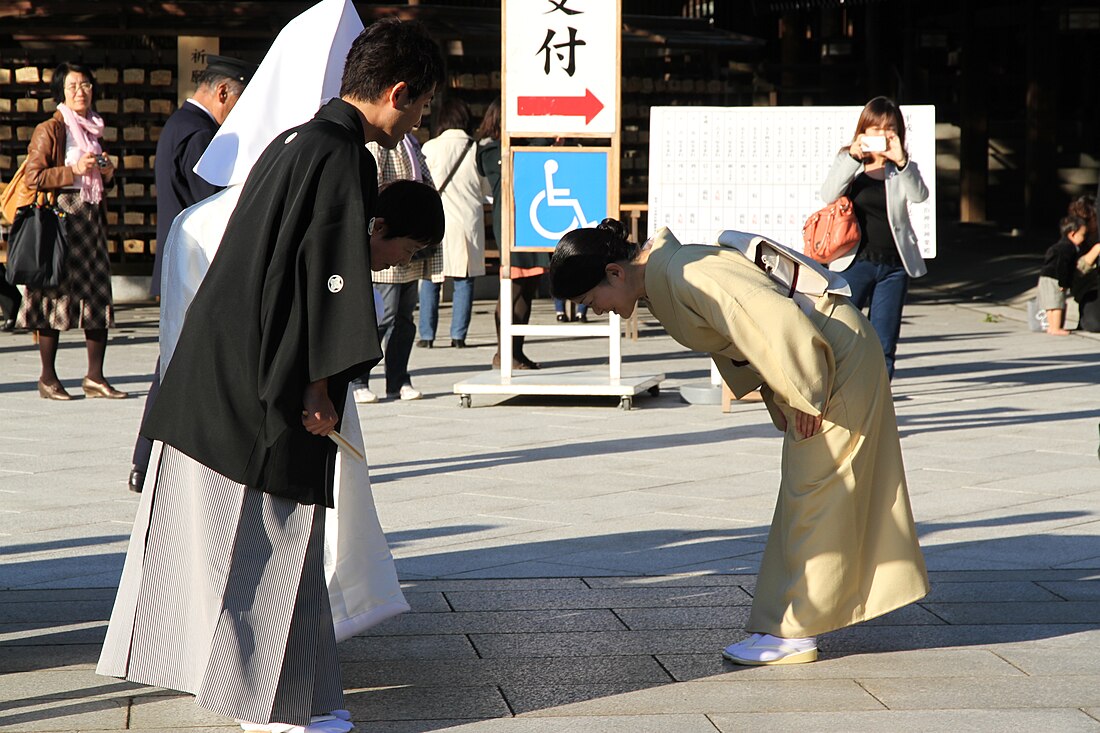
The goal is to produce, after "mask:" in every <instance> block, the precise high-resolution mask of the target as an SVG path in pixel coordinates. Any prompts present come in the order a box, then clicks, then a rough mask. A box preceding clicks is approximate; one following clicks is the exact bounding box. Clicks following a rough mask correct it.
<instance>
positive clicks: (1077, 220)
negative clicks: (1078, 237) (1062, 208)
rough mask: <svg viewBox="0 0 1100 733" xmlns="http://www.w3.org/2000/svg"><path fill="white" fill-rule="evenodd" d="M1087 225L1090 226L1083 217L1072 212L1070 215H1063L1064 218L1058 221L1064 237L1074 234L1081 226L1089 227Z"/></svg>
mask: <svg viewBox="0 0 1100 733" xmlns="http://www.w3.org/2000/svg"><path fill="white" fill-rule="evenodd" d="M1087 226H1088V222H1087V221H1085V220H1084V219H1082V218H1081V217H1079V216H1074V215H1073V214H1070V215H1068V216H1063V217H1062V220H1061V221H1060V222H1058V232H1059V233H1060V234H1061V235H1062V236H1063V237H1068V236H1069V235H1071V234H1073V233H1074V232H1075V231H1077V230H1078V229H1080V228H1081V227H1087Z"/></svg>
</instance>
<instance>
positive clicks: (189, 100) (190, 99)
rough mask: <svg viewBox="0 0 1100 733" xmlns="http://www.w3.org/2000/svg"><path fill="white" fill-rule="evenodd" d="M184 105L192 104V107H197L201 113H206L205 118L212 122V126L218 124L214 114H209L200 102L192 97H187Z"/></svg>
mask: <svg viewBox="0 0 1100 733" xmlns="http://www.w3.org/2000/svg"><path fill="white" fill-rule="evenodd" d="M185 104H193V105H195V106H196V107H198V108H199V109H201V110H202V111H203V112H205V113H206V116H207V117H209V118H210V119H212V120H214V124H217V123H218V118H217V117H215V116H214V113H213V112H211V111H210V110H208V109H207V108H206V107H204V106H203V104H202V102H200V101H199V100H197V99H195V98H194V97H188V99H187V102H185Z"/></svg>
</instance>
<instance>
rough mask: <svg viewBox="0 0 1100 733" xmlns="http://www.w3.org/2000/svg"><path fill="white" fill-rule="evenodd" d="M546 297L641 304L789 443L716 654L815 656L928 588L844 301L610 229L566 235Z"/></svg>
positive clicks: (879, 375) (892, 428)
mask: <svg viewBox="0 0 1100 733" xmlns="http://www.w3.org/2000/svg"><path fill="white" fill-rule="evenodd" d="M811 267H812V266H811ZM550 288H551V291H552V292H553V294H554V295H555V296H557V297H563V298H568V299H570V300H573V301H575V302H576V303H578V304H581V305H587V306H588V307H589V308H591V309H593V310H594V311H595V312H596V313H605V312H608V311H613V312H615V313H617V314H619V315H620V316H622V317H627V316H629V315H630V314H631V313H632V312H633V311H634V308H635V306H636V304H637V302H638V300H639V299H643V298H644V299H645V300H646V301H647V302H648V303H649V309H650V311H651V312H652V313H653V315H654V316H655V317H656V318H657V320H659V321H660V322H661V324H662V325H663V326H664V327H665V329H666V330H667V331H668V333H669V335H671V336H672V337H673V338H674V339H676V341H678V342H679V343H681V344H683V345H684V346H686V347H687V348H689V349H692V350H696V351H705V352H707V353H709V354H710V355H711V357H712V358H713V359H714V361H715V363H716V365H717V366H718V369H719V371H720V372H721V374H722V377H723V380H724V381H725V382H726V384H727V385H728V386H729V387H730V389H731V390H732V391H733V393H734V394H735V395H736V396H738V397H741V396H743V395H745V394H747V393H748V392H750V391H752V390H754V389H757V388H760V391H761V393H762V395H763V397H764V402H765V403H766V405H767V407H768V411H769V412H770V413H771V416H772V421H773V422H774V423H775V426H776V427H777V428H778V429H779V430H781V431H783V433H784V439H783V460H782V479H781V481H780V486H779V498H778V501H777V503H776V508H775V515H774V517H773V519H772V525H771V530H770V532H769V535H768V541H767V545H766V547H765V550H764V557H763V560H762V561H761V565H760V573H759V577H758V580H757V585H756V593H755V596H754V598H753V605H752V613H751V615H750V617H749V621H748V623H747V624H746V626H745V630H746V631H748V632H751V633H750V636H749V637H748V638H746V639H744V640H742V641H740V642H738V643H736V644H731V645H730V646H728V647H726V649H725V651H724V653H723V655H724V656H725V657H726V658H727V659H729V660H731V661H733V662H735V663H737V664H750V665H769V664H795V663H801V662H812V661H814V660H816V659H817V639H816V637H817V636H818V635H819V634H823V633H825V632H828V631H833V630H835V629H839V628H843V627H845V626H850V625H852V624H855V623H859V622H861V621H866V620H867V619H871V618H874V617H876V616H880V615H882V614H884V613H888V612H889V611H892V610H894V609H897V608H900V607H901V606H904V605H906V604H909V603H912V602H913V601H916V600H918V599H919V598H921V597H923V596H924V595H925V594H927V593H928V590H929V587H928V575H927V572H926V571H925V566H924V558H923V556H922V554H921V551H920V547H919V546H918V544H917V536H916V529H915V527H914V525H913V515H912V510H911V508H910V505H909V495H908V491H907V489H906V483H905V472H904V467H903V465H902V457H901V445H900V442H899V439H898V431H897V421H896V419H895V416H894V406H893V401H892V397H891V394H890V382H889V379H888V377H887V375H886V366H885V362H884V358H883V354H882V348H881V346H880V345H879V342H878V337H877V336H876V335H875V332H874V330H873V329H872V328H871V325H870V323H868V321H867V319H866V318H865V317H864V316H863V315H862V314H861V313H860V312H859V311H858V310H857V309H856V308H855V307H854V306H852V304H851V302H849V300H848V299H847V298H846V297H844V296H843V295H838V294H836V293H835V292H830V291H828V290H827V289H821V290H819V291H817V292H816V293H811V294H809V295H807V294H806V293H804V292H795V293H792V291H791V289H789V288H787V287H785V286H784V285H782V284H780V283H778V282H776V281H775V280H774V279H773V278H772V277H769V275H768V273H766V272H765V271H764V269H762V268H761V267H759V266H757V264H756V263H755V262H754V261H753V260H750V259H749V258H748V257H746V256H745V255H744V254H743V253H742V252H741V251H738V250H737V249H733V248H729V247H713V246H700V245H681V244H680V243H679V242H677V241H676V239H675V237H674V236H673V235H672V233H671V232H669V231H668V229H662V230H661V231H659V232H658V233H657V234H656V235H655V236H654V238H653V239H652V240H650V241H649V242H647V243H646V244H645V245H644V246H638V245H636V244H634V243H632V242H629V241H628V240H627V239H626V236H625V230H624V228H623V225H622V224H621V223H620V222H618V221H615V220H614V219H605V220H604V221H603V223H601V224H600V225H599V226H598V227H597V228H595V229H578V230H575V231H572V232H569V233H568V234H566V235H565V236H564V237H562V239H561V241H560V242H558V245H557V249H556V250H555V251H554V255H553V258H552V259H551V263H550ZM792 295H793V297H792Z"/></svg>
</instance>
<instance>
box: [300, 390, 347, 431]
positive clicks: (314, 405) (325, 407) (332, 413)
mask: <svg viewBox="0 0 1100 733" xmlns="http://www.w3.org/2000/svg"><path fill="white" fill-rule="evenodd" d="M337 422H339V418H338V417H337V416H336V408H334V407H333V406H332V400H330V399H329V398H328V380H327V379H322V380H321V381H319V382H311V383H310V384H309V385H308V386H307V387H306V389H305V392H303V393H302V426H303V427H305V429H306V430H308V431H309V432H311V433H313V434H314V435H328V434H329V433H331V432H332V429H333V428H334V427H336V423H337Z"/></svg>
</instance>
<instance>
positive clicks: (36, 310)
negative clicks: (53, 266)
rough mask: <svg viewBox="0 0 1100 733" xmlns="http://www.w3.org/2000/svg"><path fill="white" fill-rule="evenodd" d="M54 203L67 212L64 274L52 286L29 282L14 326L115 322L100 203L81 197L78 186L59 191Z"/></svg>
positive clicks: (64, 328)
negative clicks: (74, 189) (87, 200)
mask: <svg viewBox="0 0 1100 733" xmlns="http://www.w3.org/2000/svg"><path fill="white" fill-rule="evenodd" d="M57 204H58V207H59V208H60V209H61V210H62V211H64V212H65V214H66V216H65V235H66V239H67V242H68V246H69V251H68V252H66V253H65V274H64V279H63V280H62V281H61V284H60V285H58V286H57V287H56V288H27V289H26V296H25V297H24V298H23V303H22V305H21V306H20V307H19V315H18V316H16V327H18V328H26V329H54V330H58V331H68V330H69V329H72V328H84V329H100V328H111V327H112V326H114V325H115V317H114V308H113V306H112V304H111V262H110V260H109V259H108V258H107V235H106V232H105V231H104V227H103V215H102V213H101V211H100V207H99V205H98V204H88V203H85V202H83V201H81V200H80V193H79V192H72V193H62V194H60V195H59V196H58V197H57Z"/></svg>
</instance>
